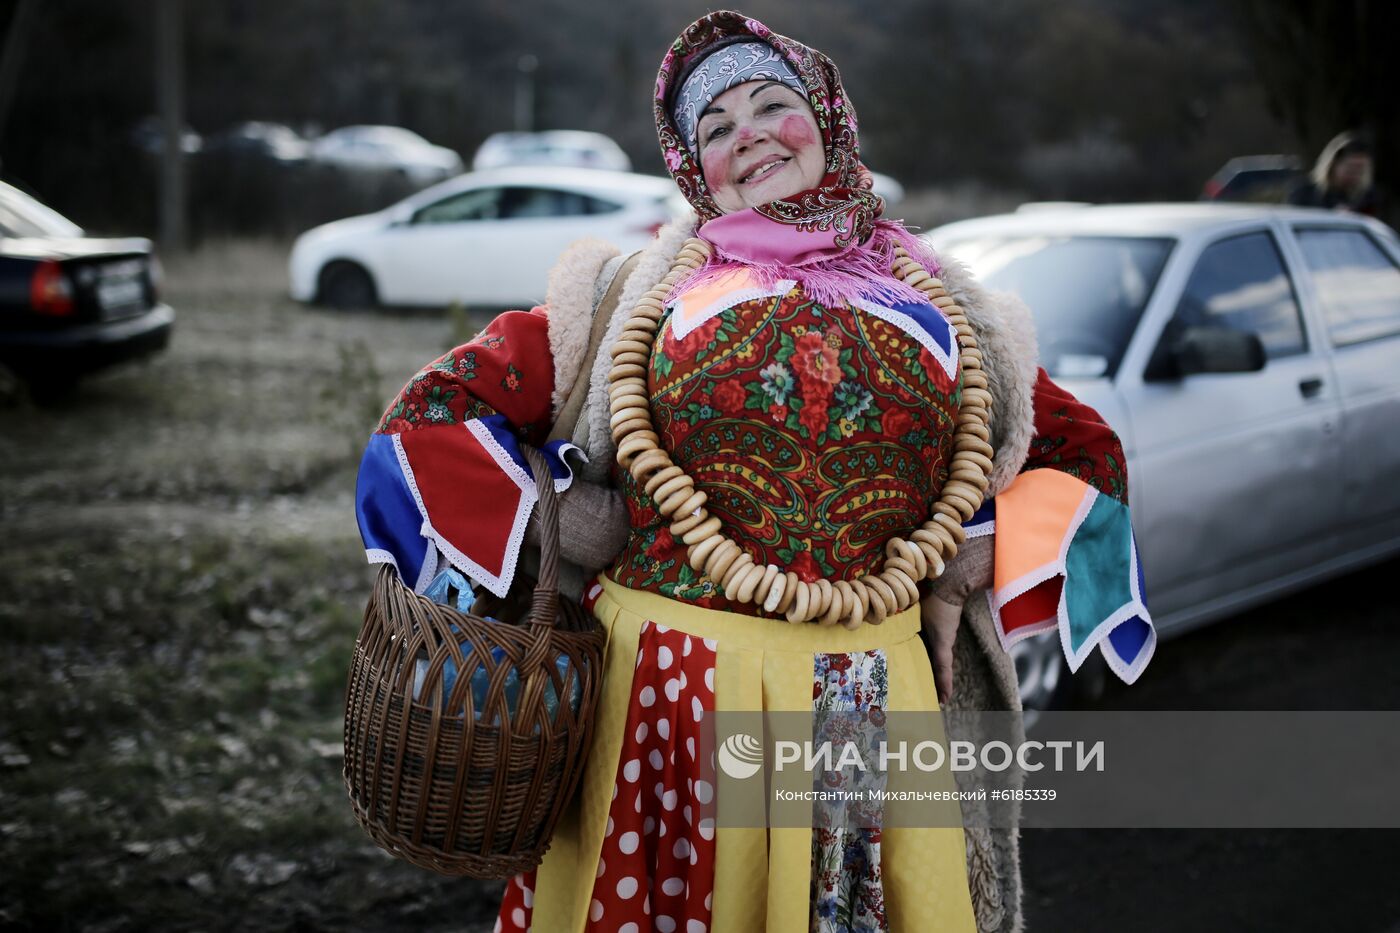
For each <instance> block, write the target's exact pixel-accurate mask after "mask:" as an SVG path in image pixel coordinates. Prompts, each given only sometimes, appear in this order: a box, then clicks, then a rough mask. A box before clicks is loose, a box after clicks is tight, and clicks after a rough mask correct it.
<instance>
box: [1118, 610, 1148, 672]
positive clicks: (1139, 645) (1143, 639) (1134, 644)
mask: <svg viewBox="0 0 1400 933" xmlns="http://www.w3.org/2000/svg"><path fill="white" fill-rule="evenodd" d="M1151 634H1152V626H1150V625H1148V624H1147V623H1146V622H1144V621H1143V620H1142V616H1133V617H1132V618H1131V619H1129V620H1128V621H1126V622H1122V623H1120V624H1118V625H1117V626H1115V627H1114V629H1113V631H1111V632H1109V633H1108V640H1109V641H1110V642H1111V643H1112V644H1113V650H1114V651H1116V652H1118V657H1120V658H1122V659H1123V660H1124V661H1125V662H1126V663H1128V664H1132V663H1133V662H1134V661H1135V660H1137V656H1138V652H1140V651H1142V649H1143V648H1144V647H1146V645H1147V639H1148V637H1149V636H1150V635H1151Z"/></svg>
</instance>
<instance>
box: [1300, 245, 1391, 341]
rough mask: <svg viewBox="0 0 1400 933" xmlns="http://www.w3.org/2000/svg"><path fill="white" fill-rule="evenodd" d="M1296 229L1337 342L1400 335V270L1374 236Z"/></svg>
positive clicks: (1332, 335) (1328, 329) (1329, 332)
mask: <svg viewBox="0 0 1400 933" xmlns="http://www.w3.org/2000/svg"><path fill="white" fill-rule="evenodd" d="M1297 233H1298V243H1299V245H1301V246H1302V248H1303V258H1304V260H1305V261H1306V262H1307V265H1308V268H1309V269H1310V270H1311V271H1312V275H1313V281H1314V282H1316V283H1317V294H1318V298H1319V299H1320V300H1321V302H1322V314H1323V317H1324V318H1325V319H1326V321H1327V333H1328V334H1329V335H1331V337H1332V343H1333V344H1335V345H1336V346H1339V347H1344V346H1348V345H1350V344H1354V343H1363V342H1365V341H1367V340H1377V339H1379V338H1381V337H1391V336H1394V335H1395V334H1400V269H1397V268H1396V267H1395V263H1394V262H1392V261H1391V259H1390V257H1389V256H1387V255H1386V254H1385V253H1384V252H1382V251H1381V248H1380V246H1378V245H1377V244H1376V242H1375V241H1374V240H1372V239H1371V238H1370V237H1369V236H1367V235H1366V233H1365V232H1364V231H1362V230H1337V229H1330V230H1324V229H1318V228H1313V229H1311V230H1309V229H1301V230H1298V231H1297Z"/></svg>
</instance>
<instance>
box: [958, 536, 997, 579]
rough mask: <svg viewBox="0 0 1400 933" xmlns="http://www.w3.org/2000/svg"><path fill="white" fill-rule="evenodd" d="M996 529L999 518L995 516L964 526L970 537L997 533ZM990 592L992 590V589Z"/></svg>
mask: <svg viewBox="0 0 1400 933" xmlns="http://www.w3.org/2000/svg"><path fill="white" fill-rule="evenodd" d="M996 530H997V520H996V519H995V518H989V519H987V520H986V521H984V522H978V523H977V524H975V525H964V526H963V534H964V535H966V536H967V537H969V538H983V537H986V536H987V535H991V534H996ZM988 592H990V590H989V591H988Z"/></svg>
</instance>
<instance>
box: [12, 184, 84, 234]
mask: <svg viewBox="0 0 1400 933" xmlns="http://www.w3.org/2000/svg"><path fill="white" fill-rule="evenodd" d="M82 235H83V231H82V228H80V227H79V226H78V225H77V224H75V223H73V222H72V221H70V220H68V218H66V217H64V216H63V215H62V214H59V213H58V212H57V211H54V210H51V209H49V208H47V207H45V206H44V205H42V204H40V203H39V202H38V201H32V200H30V199H29V198H27V197H25V196H24V195H22V194H20V193H18V192H14V191H4V192H0V236H8V237H45V236H59V237H76V236H82Z"/></svg>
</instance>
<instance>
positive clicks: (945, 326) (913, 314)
mask: <svg viewBox="0 0 1400 933" xmlns="http://www.w3.org/2000/svg"><path fill="white" fill-rule="evenodd" d="M887 307H889V308H891V309H893V310H895V311H898V312H899V313H900V314H904V315H908V316H909V317H910V318H911V319H913V321H914V323H916V324H918V325H919V328H920V329H921V330H923V332H924V333H926V334H928V335H929V336H930V337H931V338H933V342H934V343H936V344H938V346H939V347H940V348H942V350H943V352H944V353H946V354H948V355H949V356H952V355H953V351H954V349H955V346H954V342H955V339H956V338H955V337H954V334H953V326H952V325H951V324H949V323H948V319H947V318H946V317H944V316H943V312H941V311H939V310H938V309H937V308H935V307H934V306H933V305H931V304H929V303H928V302H926V301H919V302H908V303H903V304H896V305H888V306H887Z"/></svg>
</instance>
